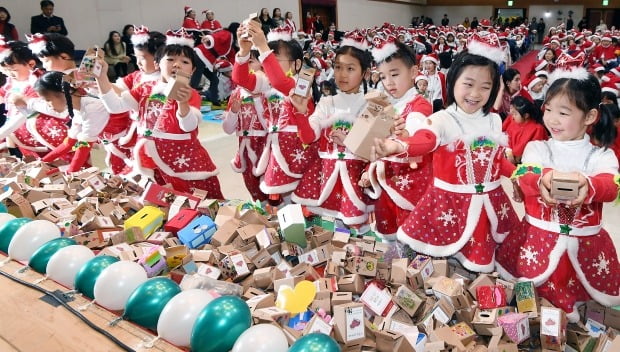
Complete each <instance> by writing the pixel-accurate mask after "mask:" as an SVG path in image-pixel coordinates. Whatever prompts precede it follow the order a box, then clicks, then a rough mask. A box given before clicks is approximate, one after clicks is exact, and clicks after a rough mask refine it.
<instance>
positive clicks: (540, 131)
mask: <svg viewBox="0 0 620 352" xmlns="http://www.w3.org/2000/svg"><path fill="white" fill-rule="evenodd" d="M502 130H503V131H504V132H505V133H506V134H507V135H508V148H506V157H507V158H508V160H510V162H512V163H513V164H519V163H520V162H521V156H522V155H523V150H524V149H525V146H526V145H527V144H528V143H529V142H531V141H544V140H547V138H548V136H547V131H546V130H545V127H544V126H543V124H542V116H541V112H540V108H539V107H537V106H536V105H534V103H532V102H531V101H529V100H527V99H526V98H524V97H521V96H517V97H514V98H512V102H511V103H510V114H509V115H508V117H507V118H506V119H505V120H504V123H503V124H502Z"/></svg>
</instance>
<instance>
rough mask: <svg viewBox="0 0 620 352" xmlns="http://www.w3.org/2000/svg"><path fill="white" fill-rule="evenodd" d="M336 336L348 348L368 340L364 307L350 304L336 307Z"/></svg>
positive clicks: (358, 304)
mask: <svg viewBox="0 0 620 352" xmlns="http://www.w3.org/2000/svg"><path fill="white" fill-rule="evenodd" d="M333 319H334V335H335V338H336V341H338V342H341V343H343V344H344V345H346V346H350V345H354V344H357V343H361V342H363V341H364V339H365V338H366V331H365V328H364V305H363V304H362V303H348V304H342V305H338V306H334V317H333Z"/></svg>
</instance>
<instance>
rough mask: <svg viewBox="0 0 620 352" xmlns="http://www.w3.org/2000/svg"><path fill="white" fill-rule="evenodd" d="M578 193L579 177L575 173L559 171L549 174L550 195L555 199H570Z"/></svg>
mask: <svg viewBox="0 0 620 352" xmlns="http://www.w3.org/2000/svg"><path fill="white" fill-rule="evenodd" d="M578 195H579V177H578V175H577V174H576V173H560V172H557V171H554V172H553V174H552V175H551V197H552V198H554V199H557V200H572V199H575V198H577V196H578Z"/></svg>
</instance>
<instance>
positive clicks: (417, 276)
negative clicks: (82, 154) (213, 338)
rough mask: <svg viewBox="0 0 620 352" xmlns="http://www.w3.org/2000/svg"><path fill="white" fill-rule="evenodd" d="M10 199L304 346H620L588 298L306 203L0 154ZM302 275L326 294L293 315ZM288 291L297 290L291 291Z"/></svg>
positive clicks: (27, 212)
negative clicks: (346, 225) (303, 340)
mask: <svg viewBox="0 0 620 352" xmlns="http://www.w3.org/2000/svg"><path fill="white" fill-rule="evenodd" d="M0 180H1V181H2V183H4V184H5V186H6V187H5V192H4V193H3V194H2V195H0V199H1V200H2V201H3V202H4V203H5V204H6V205H7V206H8V208H9V211H10V212H11V213H13V214H14V215H16V216H23V217H30V218H38V219H46V220H50V221H52V222H55V223H57V224H58V225H59V226H60V227H61V229H62V230H63V236H66V237H71V238H73V239H75V240H76V241H77V242H78V243H79V244H82V245H85V246H87V247H89V248H92V249H95V250H99V254H107V255H112V256H116V257H119V258H120V259H122V260H131V261H136V262H138V263H140V264H141V265H142V266H143V267H144V268H145V270H146V272H147V274H148V275H149V277H153V276H157V275H170V277H171V278H172V279H173V280H175V281H177V282H179V283H180V285H181V287H182V288H183V289H189V288H197V287H200V288H205V287H217V288H218V290H220V293H222V292H223V293H227V294H238V295H240V296H242V297H243V298H244V299H246V300H247V304H248V306H249V307H250V309H251V312H252V316H253V319H254V322H255V323H270V324H277V326H279V327H281V328H282V329H283V331H284V332H285V335H286V336H287V338H288V339H289V340H290V341H289V342H290V343H291V344H292V343H293V342H294V341H295V340H296V339H298V338H300V337H301V336H303V335H305V334H309V333H311V332H322V333H325V334H330V335H331V336H332V337H334V338H335V339H336V341H338V342H339V343H340V344H341V346H342V348H343V351H372V350H377V351H399V352H403V351H416V352H422V351H445V350H449V351H459V352H461V351H463V352H465V351H475V352H483V351H515V352H516V351H518V350H529V351H579V352H585V351H593V352H604V351H609V352H611V351H619V350H620V336H619V335H618V331H617V330H615V329H619V328H620V310H618V309H614V308H605V307H602V306H600V305H598V304H596V303H595V302H587V303H586V304H585V305H584V306H583V307H582V310H581V315H582V318H583V319H582V321H583V323H580V324H575V325H572V324H571V325H568V324H567V320H566V316H565V314H564V312H563V311H561V310H559V309H556V308H554V307H552V306H551V305H550V304H549V302H547V301H545V300H543V299H539V298H538V297H537V296H536V290H535V288H534V286H533V284H532V283H531V282H519V283H515V282H507V281H504V280H501V279H499V278H497V276H496V275H493V274H488V275H487V274H473V273H470V272H467V271H465V270H464V269H462V268H461V267H460V266H458V265H457V264H456V263H453V262H451V261H449V260H445V259H433V258H430V257H426V256H422V255H415V253H413V252H411V251H406V250H404V249H403V248H400V247H395V246H394V245H388V244H386V243H381V242H376V241H375V238H374V237H362V238H356V237H351V236H350V233H349V232H348V231H347V230H343V229H339V228H336V227H335V225H334V220H333V219H330V218H326V217H323V218H318V217H314V218H309V219H307V218H304V216H303V213H302V209H301V207H300V206H298V205H290V206H287V207H284V208H281V209H279V210H277V209H270V213H269V212H264V211H263V210H262V209H260V207H259V206H257V205H256V204H252V203H243V202H241V201H238V202H234V201H227V202H218V201H217V200H212V199H208V195H207V194H205V192H201V191H199V190H196V191H195V192H194V193H193V194H184V193H181V192H177V191H175V190H173V189H171V188H167V187H162V186H159V185H156V184H153V183H150V182H149V181H148V180H146V179H140V178H139V177H137V178H136V179H130V180H122V179H120V178H119V177H116V176H111V175H108V174H105V173H101V172H99V170H97V169H96V168H90V169H86V170H83V171H81V172H79V173H76V174H73V175H72V176H71V177H67V176H65V175H63V174H62V173H60V172H58V171H57V169H55V168H54V167H53V166H51V165H46V164H43V163H41V162H37V161H34V162H30V163H24V162H21V161H17V160H15V159H12V158H4V159H0ZM304 280H307V281H310V282H313V283H314V285H315V287H316V296H314V297H310V298H306V299H308V301H307V302H306V303H307V304H308V306H309V310H308V311H306V312H305V313H301V314H298V315H294V316H291V314H289V312H288V311H286V310H284V309H282V308H279V307H278V306H279V305H278V304H277V303H276V302H277V301H278V293H280V294H284V293H283V292H284V291H288V293H287V294H288V295H296V294H298V293H296V292H295V290H294V288H295V287H296V285H297V284H298V283H300V282H302V281H304ZM284 286H288V287H290V288H291V289H287V290H282V289H281V288H282V287H284Z"/></svg>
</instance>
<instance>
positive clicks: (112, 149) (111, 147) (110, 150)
mask: <svg viewBox="0 0 620 352" xmlns="http://www.w3.org/2000/svg"><path fill="white" fill-rule="evenodd" d="M103 149H105V151H106V152H107V153H106V156H105V160H106V165H111V164H110V159H111V157H112V155H115V156H117V157H118V158H120V159H122V160H123V163H125V165H127V166H132V165H133V163H132V161H131V159H130V158H128V157H127V155H125V153H123V152H122V151H120V149H118V148H117V147H116V145H115V144H114V143H108V144H104V145H103Z"/></svg>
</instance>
